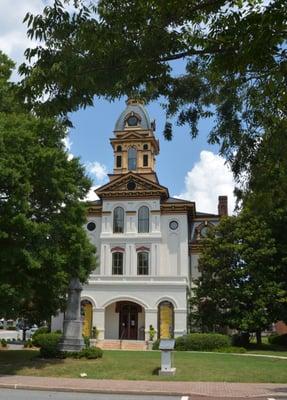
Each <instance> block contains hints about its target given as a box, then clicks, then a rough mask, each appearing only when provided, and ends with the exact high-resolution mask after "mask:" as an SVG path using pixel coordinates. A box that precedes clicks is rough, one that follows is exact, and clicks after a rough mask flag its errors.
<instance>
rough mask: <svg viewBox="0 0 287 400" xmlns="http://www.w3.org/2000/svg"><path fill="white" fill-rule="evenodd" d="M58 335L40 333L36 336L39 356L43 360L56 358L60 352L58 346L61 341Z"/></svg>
mask: <svg viewBox="0 0 287 400" xmlns="http://www.w3.org/2000/svg"><path fill="white" fill-rule="evenodd" d="M61 336H62V335H61V334H60V333H54V332H53V333H42V334H41V335H38V339H37V341H38V345H39V347H40V356H41V357H43V358H55V357H58V356H59V354H60V352H59V350H58V345H59V342H60V339H61Z"/></svg>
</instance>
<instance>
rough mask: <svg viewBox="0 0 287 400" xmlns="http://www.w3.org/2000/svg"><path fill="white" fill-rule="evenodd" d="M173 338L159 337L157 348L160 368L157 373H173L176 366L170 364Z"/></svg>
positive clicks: (173, 343)
mask: <svg viewBox="0 0 287 400" xmlns="http://www.w3.org/2000/svg"><path fill="white" fill-rule="evenodd" d="M174 345H175V340H174V339H161V340H160V342H159V349H160V350H161V369H160V370H159V373H158V374H159V375H168V376H172V375H175V371H176V368H172V366H171V352H172V350H173V349H174Z"/></svg>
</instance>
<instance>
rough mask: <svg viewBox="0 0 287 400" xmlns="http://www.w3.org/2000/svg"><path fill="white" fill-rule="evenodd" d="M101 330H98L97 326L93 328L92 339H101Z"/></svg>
mask: <svg viewBox="0 0 287 400" xmlns="http://www.w3.org/2000/svg"><path fill="white" fill-rule="evenodd" d="M99 333H100V332H99V330H98V328H97V327H96V326H93V329H92V339H98V337H99Z"/></svg>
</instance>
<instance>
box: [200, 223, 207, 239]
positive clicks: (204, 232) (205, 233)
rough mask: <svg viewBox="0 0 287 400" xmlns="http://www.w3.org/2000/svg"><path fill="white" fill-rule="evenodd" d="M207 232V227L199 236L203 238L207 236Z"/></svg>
mask: <svg viewBox="0 0 287 400" xmlns="http://www.w3.org/2000/svg"><path fill="white" fill-rule="evenodd" d="M207 232H208V227H207V226H205V227H203V228H202V229H201V231H200V236H201V237H204V238H205V237H206V236H207Z"/></svg>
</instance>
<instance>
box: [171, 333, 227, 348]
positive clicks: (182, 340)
mask: <svg viewBox="0 0 287 400" xmlns="http://www.w3.org/2000/svg"><path fill="white" fill-rule="evenodd" d="M230 344H231V341H230V338H229V337H228V336H227V335H221V334H219V333H191V334H189V335H184V336H180V337H178V338H176V340H175V349H176V350H179V351H188V350H192V351H212V350H216V349H220V348H223V347H229V346H230Z"/></svg>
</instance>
